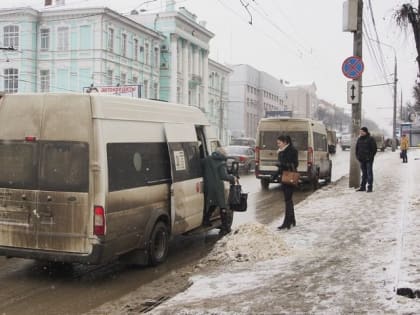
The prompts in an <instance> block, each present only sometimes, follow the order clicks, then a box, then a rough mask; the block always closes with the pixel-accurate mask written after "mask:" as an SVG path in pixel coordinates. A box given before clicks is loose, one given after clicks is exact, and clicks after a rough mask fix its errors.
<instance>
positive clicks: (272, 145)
mask: <svg viewBox="0 0 420 315" xmlns="http://www.w3.org/2000/svg"><path fill="white" fill-rule="evenodd" d="M282 134H287V135H289V136H290V138H292V144H293V146H294V147H295V148H296V149H297V150H298V151H307V150H308V132H307V131H290V132H287V133H285V132H281V131H280V132H276V131H265V132H261V134H260V137H261V139H260V146H261V149H265V150H277V149H278V147H277V137H278V136H280V135H282Z"/></svg>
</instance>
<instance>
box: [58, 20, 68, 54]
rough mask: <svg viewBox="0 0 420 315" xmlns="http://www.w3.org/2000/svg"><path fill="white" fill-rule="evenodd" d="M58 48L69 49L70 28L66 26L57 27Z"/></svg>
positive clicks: (61, 49) (60, 49) (59, 49)
mask: <svg viewBox="0 0 420 315" xmlns="http://www.w3.org/2000/svg"><path fill="white" fill-rule="evenodd" d="M57 50H58V51H66V50H69V28H68V27H66V26H64V27H59V28H58V29H57Z"/></svg>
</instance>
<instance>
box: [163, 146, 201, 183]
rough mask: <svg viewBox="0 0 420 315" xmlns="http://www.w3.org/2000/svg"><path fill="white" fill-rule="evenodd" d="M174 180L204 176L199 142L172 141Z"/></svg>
mask: <svg viewBox="0 0 420 315" xmlns="http://www.w3.org/2000/svg"><path fill="white" fill-rule="evenodd" d="M170 148H171V157H172V159H171V160H172V169H173V170H174V182H180V181H184V180H188V179H193V178H198V177H202V169H201V158H200V149H199V148H198V143H197V142H183V143H171V144H170Z"/></svg>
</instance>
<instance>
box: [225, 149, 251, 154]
mask: <svg viewBox="0 0 420 315" xmlns="http://www.w3.org/2000/svg"><path fill="white" fill-rule="evenodd" d="M248 150H249V148H248V147H226V153H227V154H229V155H232V154H240V155H248Z"/></svg>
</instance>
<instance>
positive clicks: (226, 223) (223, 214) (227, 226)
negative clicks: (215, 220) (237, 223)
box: [220, 209, 231, 235]
mask: <svg viewBox="0 0 420 315" xmlns="http://www.w3.org/2000/svg"><path fill="white" fill-rule="evenodd" d="M220 219H221V220H222V227H221V229H220V234H221V235H225V234H228V233H230V232H231V229H230V224H229V218H228V214H227V212H226V209H221V210H220Z"/></svg>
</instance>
